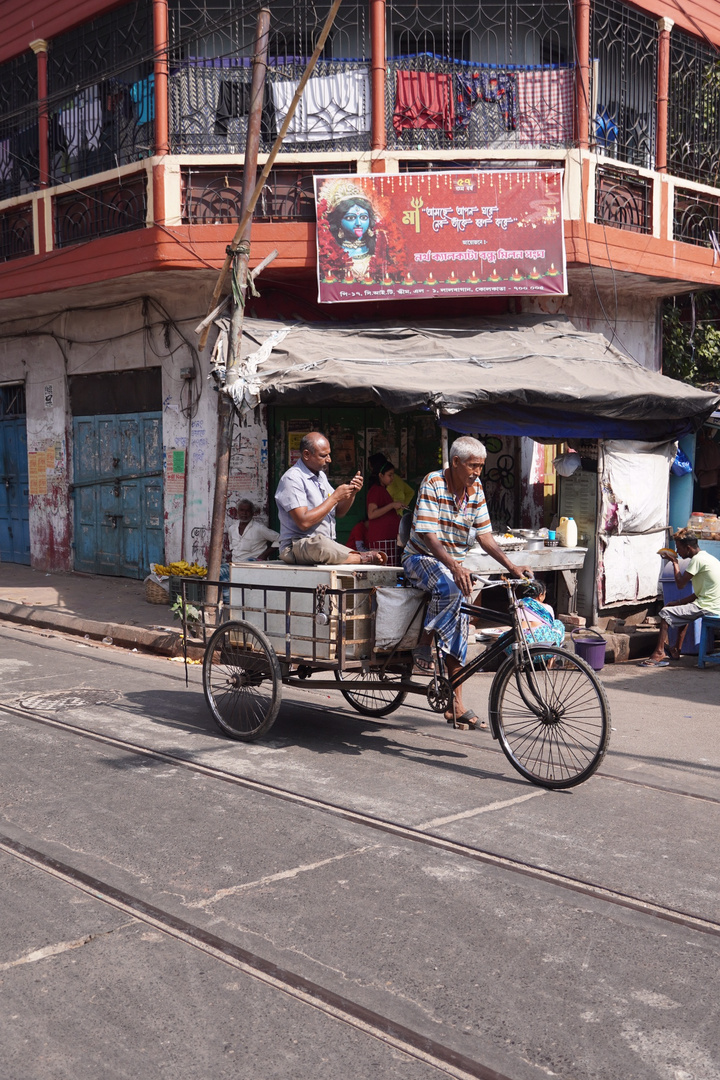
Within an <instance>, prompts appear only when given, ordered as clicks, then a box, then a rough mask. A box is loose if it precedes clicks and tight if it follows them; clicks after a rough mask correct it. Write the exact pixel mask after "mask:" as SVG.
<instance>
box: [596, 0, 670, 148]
mask: <svg viewBox="0 0 720 1080" xmlns="http://www.w3.org/2000/svg"><path fill="white" fill-rule="evenodd" d="M590 55H591V57H592V58H593V75H594V78H593V89H592V100H591V101H590V102H588V105H589V112H590V116H591V121H590V138H591V140H593V141H594V143H595V147H596V148H597V149H598V150H599V151H600V152H601V153H603V154H607V155H608V157H614V158H617V159H618V161H627V162H628V163H630V164H632V165H641V166H643V167H645V168H647V169H652V168H654V165H655V123H656V109H655V99H656V86H657V75H656V69H657V26H656V24H655V21H654V20H653V19H651V18H650V16H649V15H644V14H642V13H641V12H639V11H635V10H634V9H633V8H630V7H628V6H627V5H626V4H620V3H616V2H615V0H605V2H604V3H602V2H598V0H595V3H594V4H593V5H592V7H591V25H590Z"/></svg>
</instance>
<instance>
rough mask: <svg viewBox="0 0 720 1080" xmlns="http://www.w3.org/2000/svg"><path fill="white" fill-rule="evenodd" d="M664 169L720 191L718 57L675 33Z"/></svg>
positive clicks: (704, 47) (719, 59) (685, 35)
mask: <svg viewBox="0 0 720 1080" xmlns="http://www.w3.org/2000/svg"><path fill="white" fill-rule="evenodd" d="M668 170H669V172H671V173H675V175H676V176H684V177H685V179H686V180H697V181H699V182H700V183H703V184H711V185H712V186H713V187H720V57H718V54H717V52H716V51H715V50H714V49H712V48H711V47H710V46H709V45H705V44H703V42H701V41H697V40H696V39H695V38H691V37H690V36H689V35H688V34H683V33H681V32H679V31H675V30H673V32H672V35H671V38H670V100H669V103H668Z"/></svg>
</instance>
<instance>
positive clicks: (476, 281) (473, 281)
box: [468, 270, 480, 285]
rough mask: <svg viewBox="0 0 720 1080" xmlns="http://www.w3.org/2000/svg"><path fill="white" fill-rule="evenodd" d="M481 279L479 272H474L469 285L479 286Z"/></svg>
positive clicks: (469, 279)
mask: <svg viewBox="0 0 720 1080" xmlns="http://www.w3.org/2000/svg"><path fill="white" fill-rule="evenodd" d="M479 284H480V278H479V277H478V274H477V270H473V272H472V274H471V275H470V277H469V278H468V285H479Z"/></svg>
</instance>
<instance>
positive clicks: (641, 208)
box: [595, 165, 652, 233]
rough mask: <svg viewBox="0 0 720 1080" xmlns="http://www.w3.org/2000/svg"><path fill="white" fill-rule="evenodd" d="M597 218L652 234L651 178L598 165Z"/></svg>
mask: <svg viewBox="0 0 720 1080" xmlns="http://www.w3.org/2000/svg"><path fill="white" fill-rule="evenodd" d="M595 220H596V221H599V222H602V223H603V224H605V225H612V227H613V228H614V229H629V230H630V232H639V233H652V181H651V180H650V179H648V178H647V177H643V176H631V175H630V174H628V173H624V172H622V171H621V170H620V169H610V168H607V167H606V166H604V165H598V167H597V169H596V170H595Z"/></svg>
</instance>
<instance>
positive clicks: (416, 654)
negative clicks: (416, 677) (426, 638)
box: [413, 645, 435, 673]
mask: <svg viewBox="0 0 720 1080" xmlns="http://www.w3.org/2000/svg"><path fill="white" fill-rule="evenodd" d="M413 666H414V667H416V668H418V669H419V670H420V671H424V672H428V673H429V672H432V671H434V670H435V657H434V656H433V653H432V649H431V647H430V646H429V645H419V646H418V647H417V648H416V649H413Z"/></svg>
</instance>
